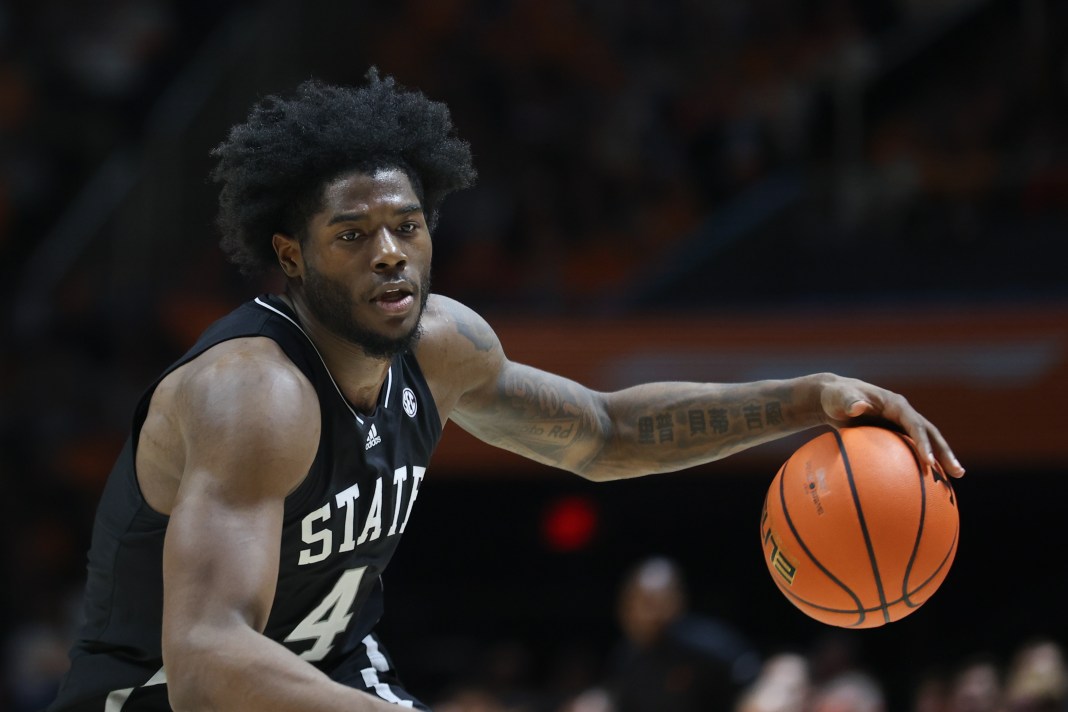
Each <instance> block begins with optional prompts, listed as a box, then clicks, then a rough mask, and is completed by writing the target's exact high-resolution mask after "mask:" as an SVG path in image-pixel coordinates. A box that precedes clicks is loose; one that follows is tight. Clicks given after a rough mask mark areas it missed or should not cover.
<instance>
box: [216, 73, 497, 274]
mask: <svg viewBox="0 0 1068 712" xmlns="http://www.w3.org/2000/svg"><path fill="white" fill-rule="evenodd" d="M211 155H212V156H213V157H215V158H216V159H218V163H217V165H216V166H215V168H214V170H213V171H212V173H211V178H212V179H213V180H214V181H215V182H217V183H221V184H222V188H221V190H220V192H219V214H218V218H217V223H218V226H219V229H220V230H221V231H222V240H221V243H220V244H221V245H222V248H223V250H224V251H225V252H226V253H227V254H228V255H229V257H230V260H231V261H232V262H234V263H235V264H237V265H238V266H239V267H240V268H241V271H242V272H243V273H244V274H247V275H255V274H259V273H262V272H265V271H266V270H267V269H268V268H270V267H272V266H275V265H277V257H276V256H275V253H274V248H273V247H272V246H271V236H272V235H273V234H274V233H276V232H284V233H287V234H290V235H294V236H296V237H298V239H300V238H303V237H304V231H305V226H306V225H307V221H308V219H309V218H310V217H311V216H312V215H313V214H314V213H315V212H317V211H318V210H320V209H321V208H322V198H323V188H324V187H325V186H326V184H327V183H328V182H330V181H331V180H333V179H335V178H337V177H338V176H340V175H342V174H344V173H347V172H349V171H353V170H360V171H365V172H371V171H374V170H376V169H379V168H399V169H401V170H402V171H404V172H405V173H406V174H407V175H408V178H409V180H411V182H412V188H413V189H414V190H415V192H416V195H418V196H419V199H420V201H421V202H422V204H423V212H424V214H425V215H426V218H427V223H428V225H429V227H430V229H433V228H434V225H435V224H436V222H437V218H438V211H439V209H440V207H441V202H442V200H443V199H444V198H445V196H446V195H448V194H449V193H451V192H453V191H455V190H459V189H461V188H466V187H468V186H470V185H472V184H473V183H474V181H475V177H476V173H475V169H474V167H473V166H472V161H471V148H470V146H469V145H468V143H467V142H466V141H463V140H461V139H460V138H458V137H457V136H456V134H455V129H454V127H453V124H452V118H451V117H450V116H449V110H448V108H447V107H446V106H445V105H444V104H442V103H440V102H435V101H431V100H430V99H428V98H427V97H426V95H424V94H423V93H422V92H418V91H411V90H408V89H405V88H403V87H401V86H400V85H398V84H397V82H396V81H395V80H394V79H393V78H392V77H385V78H382V77H380V76H379V74H378V71H377V69H375V68H371V70H370V71H368V73H367V76H366V83H365V84H364V85H363V86H360V87H340V86H332V85H329V84H326V83H323V82H321V81H319V80H317V79H310V80H308V81H305V82H304V83H302V84H301V85H300V86H299V87H298V88H297V91H296V94H295V96H294V97H293V98H291V99H284V98H281V97H278V96H268V97H266V98H265V99H263V100H262V101H260V102H258V103H257V104H256V105H255V106H254V107H253V108H252V111H251V112H250V113H249V116H248V120H247V121H246V122H245V123H243V124H238V125H236V126H234V127H233V128H232V129H231V130H230V133H229V136H228V137H227V139H226V141H224V142H223V143H221V144H219V146H217V147H216V148H215V149H214V150H213V151H212V152H211Z"/></svg>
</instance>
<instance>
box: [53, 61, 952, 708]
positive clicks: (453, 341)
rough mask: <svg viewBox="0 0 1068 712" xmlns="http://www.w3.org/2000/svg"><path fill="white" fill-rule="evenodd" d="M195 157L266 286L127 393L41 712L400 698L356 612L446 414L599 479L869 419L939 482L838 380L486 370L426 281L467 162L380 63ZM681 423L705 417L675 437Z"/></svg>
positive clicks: (499, 353) (503, 362)
mask: <svg viewBox="0 0 1068 712" xmlns="http://www.w3.org/2000/svg"><path fill="white" fill-rule="evenodd" d="M214 155H215V157H216V158H217V159H218V163H217V166H216V168H215V170H214V178H215V179H216V180H217V181H218V182H219V183H221V195H220V217H219V223H220V226H221V228H222V231H223V241H222V244H223V246H224V248H225V249H226V250H227V251H228V253H229V254H230V255H231V258H232V259H233V261H235V262H236V263H237V264H238V265H239V266H241V267H242V268H244V270H245V271H256V270H262V269H270V268H273V269H278V268H280V269H281V270H282V272H283V273H284V275H285V278H286V289H285V293H284V294H280V295H264V296H261V297H257V298H255V299H253V300H251V301H249V302H247V303H245V304H243V305H242V306H240V307H238V308H237V309H236V310H235V311H233V312H232V313H231V314H230V315H229V316H226V317H224V318H222V319H221V320H220V321H218V322H217V323H215V324H214V325H213V326H211V327H210V328H208V329H207V330H206V331H205V333H204V334H203V335H202V336H201V337H200V339H199V340H198V341H197V343H196V344H195V345H194V346H193V347H192V348H191V349H190V350H189V352H188V353H186V354H185V355H184V356H182V357H181V358H180V359H179V360H178V361H177V362H176V363H175V364H174V365H172V366H171V367H170V368H168V369H167V370H166V371H165V372H164V373H163V374H162V375H161V376H160V378H159V379H158V380H157V381H156V382H155V383H153V384H152V385H151V387H150V388H149V389H148V390H147V392H146V393H145V395H144V397H143V398H142V400H141V401H140V403H139V405H138V406H137V408H136V412H135V414H134V418H133V425H132V431H131V435H130V439H129V441H128V442H127V444H126V446H125V448H124V450H123V451H122V453H121V454H120V455H119V458H118V461H117V463H116V465H115V467H114V470H113V472H112V473H111V475H110V477H109V480H108V483H107V485H106V487H105V490H104V493H103V495H102V500H101V502H100V505H99V510H98V513H97V517H96V522H95V525H94V531H93V540H92V545H91V548H90V552H89V574H88V584H87V589H86V594H85V595H86V600H85V613H86V623H85V625H84V628H83V629H82V631H81V634H80V637H79V639H78V640H77V641H76V643H75V645H74V647H73V650H72V652H71V669H70V672H69V673H68V675H67V677H66V678H65V680H64V683H63V685H62V688H61V690H60V692H59V697H58V700H57V701H56V702H55V703H54V705H53V706H52V708H51V709H52V710H53V711H55V712H58V711H59V710H107V712H114V711H116V710H167V709H176V710H204V709H216V710H227V711H228V712H235V711H238V710H255V711H256V712H270V711H272V710H300V711H301V712H314V711H316V710H331V711H335V710H347V711H349V712H358V711H361V710H365V711H368V712H370V711H373V710H379V711H385V710H392V709H396V707H397V706H401V707H408V708H415V709H426V707H425V706H424V705H423V704H422V703H420V702H419V701H417V700H416V699H415V698H414V697H413V696H412V695H410V694H409V693H408V692H407V691H406V690H405V689H404V688H403V687H402V686H401V685H400V683H399V681H398V678H397V677H396V675H395V673H394V670H393V665H392V663H391V661H390V658H389V656H388V655H387V654H386V652H385V650H384V649H383V647H382V644H381V642H380V641H379V639H378V638H377V637H376V636H375V632H374V628H375V623H376V621H377V620H378V618H379V615H380V613H381V611H382V581H381V576H382V571H383V569H384V568H385V567H386V564H388V563H389V560H390V557H391V555H392V554H393V551H394V549H395V547H396V546H397V542H398V540H399V538H400V536H401V534H403V533H404V531H405V528H406V527H407V525H408V522H409V521H410V518H411V517H412V516H414V515H413V512H414V511H415V503H416V499H417V498H418V496H419V490H420V485H421V483H422V482H423V479H424V477H425V475H426V468H427V464H428V463H429V462H430V457H431V453H432V452H433V450H434V447H435V445H436V444H437V442H438V438H439V436H440V434H441V430H442V425H443V424H444V423H445V421H446V420H447V419H449V418H451V419H452V420H453V421H454V422H456V423H457V424H458V425H459V426H460V427H462V428H464V429H465V430H467V431H469V432H471V433H472V434H474V435H475V436H476V437H478V438H481V439H482V440H484V441H486V442H488V443H491V444H493V445H496V446H499V447H502V448H505V449H507V450H510V451H512V452H515V453H519V454H521V455H525V456H527V457H529V458H532V459H534V460H536V461H538V462H540V463H544V464H547V465H553V466H556V467H560V468H564V469H567V470H570V471H572V472H575V473H576V474H578V475H581V476H583V477H586V478H589V479H591V480H611V479H616V478H622V477H636V476H639V475H645V474H649V473H654V472H666V471H671V470H678V469H681V468H685V467H689V466H692V465H698V464H700V463H705V462H709V461H711V460H715V459H717V458H721V457H724V456H726V455H729V454H731V453H734V452H738V451H739V450H742V449H745V448H748V447H751V446H754V445H757V444H759V443H763V442H767V441H769V440H772V439H775V438H778V437H781V436H784V435H787V434H788V433H794V432H797V431H799V430H802V429H804V428H810V427H813V426H816V425H820V424H828V423H829V424H831V425H846V424H848V423H849V422H850V420H851V419H853V418H855V417H857V416H862V415H863V416H876V417H881V418H884V419H885V420H886V421H888V422H889V423H891V424H893V425H895V426H899V427H901V428H903V429H904V430H905V431H907V432H908V433H909V435H911V436H912V438H913V439H914V440H915V441H916V442H917V444H918V446H919V448H920V449H921V451H922V452H923V453H931V455H930V457H931V458H932V459H934V458H937V459H938V461H939V462H941V464H942V466H943V467H944V468H945V469H946V470H947V471H949V472H950V473H951V474H954V475H961V474H963V470H962V469H961V468H960V465H959V464H958V463H957V461H956V460H955V459H954V457H953V454H952V452H951V450H950V448H949V446H948V445H947V444H946V442H945V441H944V439H943V438H942V436H941V435H940V434H939V432H938V430H937V429H936V428H935V427H934V426H933V425H931V423H929V422H928V421H927V420H926V419H924V418H923V417H922V416H921V415H920V414H919V413H917V412H916V411H915V410H914V409H913V408H912V407H910V406H909V404H908V403H907V402H906V401H905V399H904V398H902V397H901V396H899V395H895V394H893V393H890V392H888V391H886V390H883V389H881V388H877V387H875V386H873V385H869V384H867V383H863V382H860V381H857V380H852V379H847V378H840V377H838V376H835V375H831V374H818V375H812V376H808V377H803V378H797V379H792V380H784V381H764V382H757V383H747V384H735V385H715V384H697V383H659V384H649V385H643V386H638V387H635V388H630V389H627V390H624V391H620V392H617V393H598V392H594V391H591V390H589V389H588V388H584V387H583V386H581V385H579V384H577V383H574V382H572V381H569V380H567V379H566V378H562V377H560V376H556V375H553V374H551V373H545V372H542V371H539V370H537V369H534V368H531V367H528V366H524V365H522V364H518V363H515V362H512V361H510V360H509V359H508V357H507V356H506V355H505V353H504V351H503V349H502V348H501V344H500V342H499V341H498V340H497V337H496V336H495V335H494V332H493V329H492V328H490V326H489V325H488V324H487V323H486V321H485V320H483V319H482V317H480V316H479V315H478V314H476V313H475V312H473V311H472V310H470V309H468V308H467V307H465V306H464V305H462V304H459V303H457V302H455V301H453V300H451V299H448V298H447V297H443V296H439V295H432V294H431V293H430V290H429V284H430V262H431V251H432V244H431V237H430V236H431V231H432V230H433V227H434V223H435V220H436V218H437V216H438V211H439V208H440V206H441V202H442V199H443V198H444V197H445V196H446V195H447V194H448V193H450V192H452V191H454V190H457V189H460V188H464V187H466V186H468V185H470V184H471V183H472V182H473V180H474V177H475V171H474V170H473V168H472V165H471V155H470V151H469V148H468V146H467V144H466V143H465V142H463V141H461V140H460V139H458V138H457V137H456V136H455V134H454V131H453V128H452V124H451V119H450V117H449V114H448V111H447V109H446V108H445V107H444V106H443V105H441V104H439V103H435V102H431V101H429V100H428V99H427V98H426V97H425V96H423V95H422V94H421V93H418V92H412V91H408V90H404V89H402V88H400V87H399V86H397V85H396V84H395V82H394V81H393V80H392V79H389V78H386V79H382V78H379V77H378V75H377V74H375V73H374V72H372V73H371V74H369V75H368V81H367V83H366V84H365V85H364V86H361V87H359V88H354V89H350V88H338V87H331V86H327V85H323V84H321V83H317V82H308V83H306V84H304V85H302V87H301V88H300V89H299V91H298V93H297V94H296V95H295V96H294V97H292V98H288V99H281V98H277V97H272V98H268V99H266V100H264V101H263V102H261V103H259V104H258V105H257V106H256V107H255V108H254V109H253V111H252V112H251V114H250V115H249V117H248V119H247V121H246V122H245V123H243V124H240V125H238V126H236V127H234V128H233V129H232V131H231V133H230V134H229V137H228V138H227V140H226V141H225V142H224V143H222V144H221V145H220V146H219V147H218V148H217V149H216V150H215V152H214ZM754 406H755V407H757V408H758V409H759V413H760V422H759V423H754V422H753V421H752V415H751V414H752V410H751V407H754ZM743 408H745V409H750V410H749V413H750V416H749V419H747V417H746V413H745V412H743ZM709 413H713V414H714V415H715V418H713V419H712V420H710V421H708V422H706V421H705V418H706V416H707V414H709ZM686 414H690V415H692V417H693V418H694V421H693V422H695V423H696V422H699V423H705V424H706V427H704V428H703V429H700V428H691V427H690V426H689V425H687V427H685V428H677V429H676V427H675V426H674V425H673V423H675V422H677V420H676V416H678V418H682V419H684V420H686V418H684V417H683V416H686ZM687 417H689V416H687ZM687 422H691V421H689V420H687ZM654 426H655V428H656V430H655V431H653V430H651V429H650V428H651V427H654ZM757 426H759V427H757ZM661 429H663V432H662V431H661ZM654 435H655V437H654ZM668 435H670V438H668V437H667V436H668Z"/></svg>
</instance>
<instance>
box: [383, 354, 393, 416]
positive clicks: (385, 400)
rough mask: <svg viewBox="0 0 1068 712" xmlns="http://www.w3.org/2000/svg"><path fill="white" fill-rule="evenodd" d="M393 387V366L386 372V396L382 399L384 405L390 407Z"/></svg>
mask: <svg viewBox="0 0 1068 712" xmlns="http://www.w3.org/2000/svg"><path fill="white" fill-rule="evenodd" d="M392 388H393V366H392V364H391V365H390V367H389V371H387V372H386V397H385V398H383V399H382V407H383V408H388V407H389V392H390V390H391V389H392Z"/></svg>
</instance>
